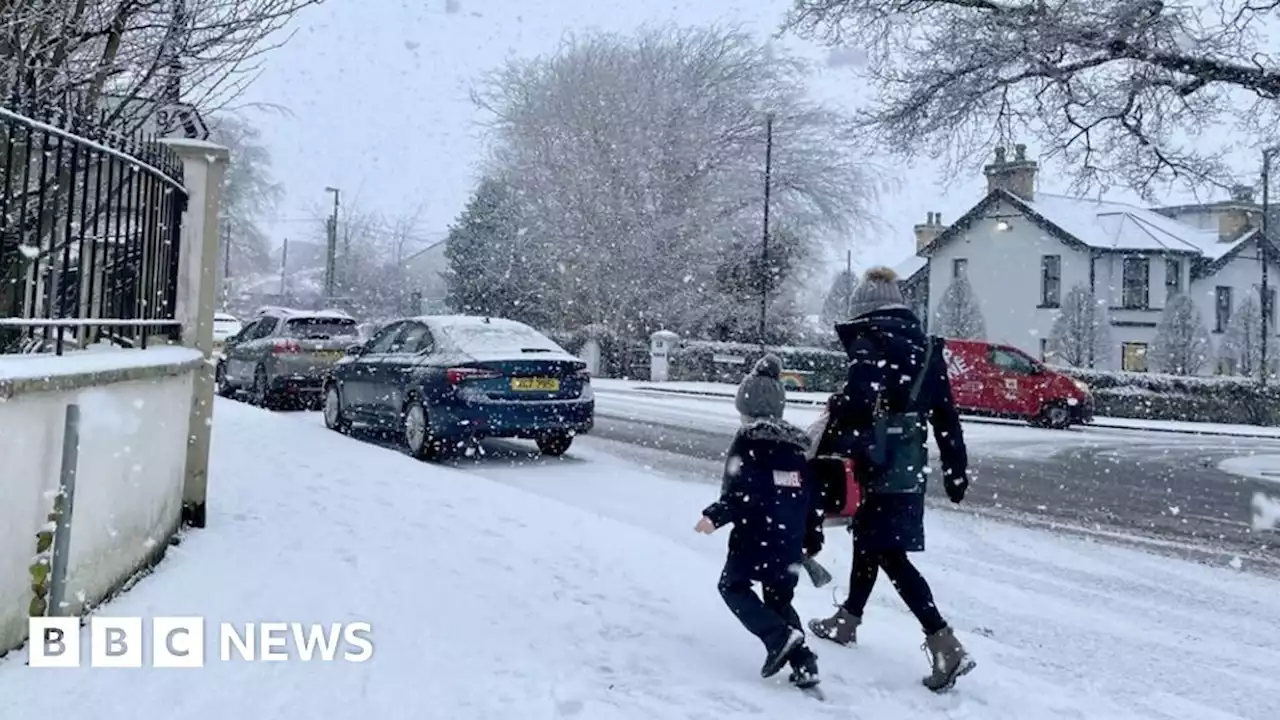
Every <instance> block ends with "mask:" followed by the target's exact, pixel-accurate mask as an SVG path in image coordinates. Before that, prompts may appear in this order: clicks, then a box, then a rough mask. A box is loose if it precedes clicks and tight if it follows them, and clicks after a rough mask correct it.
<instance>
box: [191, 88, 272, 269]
mask: <svg viewBox="0 0 1280 720" xmlns="http://www.w3.org/2000/svg"><path fill="white" fill-rule="evenodd" d="M209 130H210V134H211V136H212V139H213V141H214V142H217V143H219V144H221V145H225V146H226V147H227V148H228V149H230V151H231V157H232V158H234V162H232V163H231V164H230V166H229V167H228V168H227V172H226V174H225V176H224V177H223V182H222V213H221V215H222V221H223V228H222V241H223V243H226V244H225V245H224V246H223V248H222V251H223V253H225V255H224V256H223V257H224V258H226V259H229V260H230V265H231V276H232V277H238V276H243V275H250V274H254V273H261V272H266V271H268V270H271V269H273V268H272V262H271V247H270V241H269V239H268V237H267V233H266V231H265V230H263V229H262V226H261V224H260V223H261V222H262V221H264V220H265V219H266V218H268V217H269V216H270V215H271V214H272V213H274V212H275V210H276V207H277V206H278V205H279V204H280V201H281V199H283V197H284V186H283V185H281V184H280V183H278V182H276V180H275V178H273V177H272V175H271V151H270V150H268V149H267V147H266V146H265V145H263V144H262V135H261V133H260V132H259V131H258V129H257V128H256V127H254V126H253V125H252V124H250V123H249V122H248V121H247V120H246V119H245V118H244V117H242V116H239V115H234V114H229V113H228V114H223V115H219V116H216V117H215V118H213V121H212V122H211V123H210V128H209ZM228 246H229V247H228ZM228 251H229V252H228ZM225 265H226V263H225V262H220V263H219V265H218V273H219V282H221V280H222V277H221V275H222V273H223V271H224V270H225Z"/></svg>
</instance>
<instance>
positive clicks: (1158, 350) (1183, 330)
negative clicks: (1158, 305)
mask: <svg viewBox="0 0 1280 720" xmlns="http://www.w3.org/2000/svg"><path fill="white" fill-rule="evenodd" d="M1212 349H1213V348H1212V347H1211V346H1210V343H1209V328H1208V326H1206V325H1205V323H1204V318H1203V317H1202V316H1201V315H1200V309H1199V308H1197V307H1196V304H1195V301H1194V300H1192V299H1191V297H1190V296H1189V295H1184V294H1178V295H1175V296H1173V297H1171V298H1169V302H1168V303H1166V304H1165V307H1164V315H1163V316H1162V317H1161V318H1160V324H1159V325H1158V326H1156V338H1155V341H1154V342H1152V344H1151V353H1150V359H1151V361H1152V364H1153V365H1154V366H1155V368H1156V370H1157V371H1158V372H1162V373H1169V374H1171V375H1197V374H1199V373H1200V371H1201V370H1203V369H1204V367H1205V365H1207V364H1208V363H1209V358H1210V353H1211V352H1212Z"/></svg>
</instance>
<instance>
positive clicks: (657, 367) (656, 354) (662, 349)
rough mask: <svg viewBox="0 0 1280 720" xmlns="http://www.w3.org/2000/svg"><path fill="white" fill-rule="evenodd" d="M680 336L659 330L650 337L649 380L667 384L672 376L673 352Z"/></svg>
mask: <svg viewBox="0 0 1280 720" xmlns="http://www.w3.org/2000/svg"><path fill="white" fill-rule="evenodd" d="M679 341H680V336H679V335H676V334H675V333H673V332H671V331H670V330H659V331H658V332H656V333H654V334H652V335H650V336H649V379H650V380H652V381H654V382H666V380H667V379H668V378H669V377H670V374H671V365H670V359H671V351H672V350H675V348H676V343H677V342H679Z"/></svg>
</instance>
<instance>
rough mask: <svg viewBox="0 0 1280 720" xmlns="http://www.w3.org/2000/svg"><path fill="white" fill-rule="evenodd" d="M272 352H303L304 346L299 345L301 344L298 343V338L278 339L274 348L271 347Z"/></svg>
mask: <svg viewBox="0 0 1280 720" xmlns="http://www.w3.org/2000/svg"><path fill="white" fill-rule="evenodd" d="M271 352H273V353H276V354H280V353H289V354H292V353H300V352H302V346H301V345H299V344H298V342H297V341H296V340H277V341H276V343H275V345H274V346H272V348H271Z"/></svg>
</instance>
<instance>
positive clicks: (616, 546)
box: [0, 400, 1280, 720]
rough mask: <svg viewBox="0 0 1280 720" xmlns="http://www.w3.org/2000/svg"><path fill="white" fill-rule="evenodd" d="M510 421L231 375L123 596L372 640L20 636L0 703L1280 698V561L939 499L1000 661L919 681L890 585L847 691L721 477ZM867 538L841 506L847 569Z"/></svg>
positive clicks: (683, 713)
mask: <svg viewBox="0 0 1280 720" xmlns="http://www.w3.org/2000/svg"><path fill="white" fill-rule="evenodd" d="M495 447H496V448H497V451H496V452H492V453H490V454H489V455H486V456H484V457H480V458H473V459H467V460H462V461H459V462H457V463H455V465H454V467H441V466H435V465H429V464H422V463H418V462H415V461H413V460H411V459H409V458H408V457H406V456H404V455H403V454H400V453H397V452H395V451H392V450H389V449H387V448H384V447H381V446H378V445H376V444H373V443H369V442H363V441H361V440H359V439H354V438H344V437H341V436H338V435H336V434H334V433H331V432H328V431H326V430H325V429H324V428H323V427H319V426H318V425H317V424H316V423H315V420H314V416H308V415H302V414H270V413H266V412H263V411H260V410H257V409H254V408H251V407H247V406H245V405H242V404H238V403H233V402H228V401H223V400H219V401H218V403H217V406H216V408H215V423H214V457H213V467H212V469H211V480H210V492H211V501H210V519H209V527H208V528H207V529H205V530H202V531H196V532H193V533H192V534H190V535H189V536H188V537H187V539H186V541H185V542H184V543H183V544H182V545H181V546H180V547H177V548H174V549H173V550H172V551H171V556H170V557H169V558H168V559H166V560H165V562H164V563H163V564H162V565H161V566H160V568H159V570H158V572H157V573H155V574H154V575H153V576H151V577H149V578H146V579H144V580H143V581H142V582H140V583H139V584H138V585H137V586H136V587H135V588H134V589H133V590H132V591H131V592H129V593H128V594H126V595H124V596H122V597H121V598H119V599H118V600H116V601H114V602H113V603H111V605H110V606H109V607H108V608H106V609H105V610H104V612H105V613H107V614H110V615H130V614H141V615H144V616H174V615H188V614H201V615H205V616H206V617H208V618H209V619H210V620H212V621H217V620H232V621H240V622H245V621H258V622H261V621H264V620H285V621H288V620H302V621H319V622H329V621H350V620H367V621H369V622H371V623H372V625H373V628H374V641H375V645H376V654H375V657H374V659H373V660H372V661H371V662H368V663H364V664H361V665H347V664H331V665H326V664H321V663H310V664H302V663H293V662H289V663H275V664H258V663H255V664H249V663H244V662H233V663H221V662H218V661H216V659H215V660H212V661H211V662H210V663H208V664H207V665H206V667H204V668H203V669H198V670H196V669H192V670H164V669H139V670H104V669H90V668H82V669H78V670H70V669H68V670H60V669H48V670H39V669H32V668H28V667H25V665H24V656H25V653H24V652H16V653H13V654H12V655H11V656H10V657H8V658H6V659H5V660H3V661H0V717H3V718H6V720H7V718H11V717H12V718H15V719H18V720H26V719H27V718H37V717H42V716H44V715H46V714H48V713H49V712H56V713H57V714H58V715H59V716H60V717H69V718H90V717H91V718H94V719H95V720H115V719H117V718H119V719H120V720H124V719H126V718H127V719H128V720H136V719H137V718H159V717H183V718H186V719H187V720H224V719H225V718H228V717H247V718H254V720H276V719H279V720H296V719H297V718H315V717H322V718H329V717H344V716H350V715H358V716H363V717H377V718H383V719H386V720H422V719H424V718H425V719H430V718H441V719H442V720H443V719H446V718H468V719H470V718H493V719H494V720H510V719H511V718H568V717H578V718H584V719H587V718H589V719H590V720H608V719H610V718H635V719H637V720H639V719H641V718H643V719H645V720H654V719H658V720H667V719H674V718H706V719H707V720H725V719H726V718H744V717H757V716H760V717H781V716H787V715H796V714H800V716H803V717H832V718H850V717H859V718H885V719H886V720H889V719H897V718H902V717H913V718H916V717H925V718H927V717H948V718H973V719H975V720H978V719H980V720H999V719H1001V718H1008V719H1010V720H1015V719H1016V720H1040V719H1041V718H1088V719H1089V720H1112V719H1114V720H1122V719H1123V720H1130V719H1136V720H1141V719H1144V718H1151V719H1160V720H1169V719H1173V718H1179V719H1183V718H1185V719H1187V720H1192V719H1194V720H1200V719H1209V720H1218V719H1225V718H1245V719H1248V720H1263V719H1264V718H1265V719H1268V720H1269V719H1271V718H1274V717H1276V716H1277V715H1278V714H1280V676H1277V673H1276V668H1280V604H1277V603H1276V602H1275V598H1276V592H1277V584H1276V583H1275V582H1273V581H1270V580H1266V579H1262V578H1259V577H1256V576H1253V575H1250V574H1247V573H1241V572H1236V571H1233V570H1230V569H1225V568H1221V569H1218V568H1206V567H1202V566H1197V565H1192V564H1188V563H1184V562H1180V561H1176V560H1170V559H1166V558H1162V557H1156V556H1152V555H1147V554H1143V553H1140V552H1136V551H1130V550H1124V549H1117V548H1114V547H1110V546H1105V545H1101V544H1095V543H1090V542H1085V541H1080V540H1073V539H1066V538H1062V537H1058V536H1055V535H1051V534H1046V533H1040V532H1034V531H1028V530H1024V529H1020V528H1016V527H1010V526H1005V525H1001V524H999V523H995V522H991V521H986V520H981V519H977V518H974V517H972V516H967V515H962V514H954V513H937V512H935V513H933V514H932V515H931V516H930V518H929V522H928V534H929V544H930V550H929V552H927V553H925V554H924V555H922V556H921V557H920V561H921V565H922V567H923V568H924V570H925V572H926V573H927V574H928V576H929V577H930V579H931V581H932V582H933V584H934V586H935V588H934V589H935V592H936V595H937V597H938V600H939V602H940V604H941V606H942V607H943V609H944V611H945V612H946V613H947V615H948V616H949V618H950V619H951V620H952V622H953V624H954V625H955V626H956V628H957V629H958V631H959V633H960V634H961V636H962V637H963V638H964V640H965V642H966V643H968V644H969V645H970V646H971V648H972V650H973V651H974V652H975V653H976V655H977V658H978V660H979V663H980V664H979V667H978V669H977V670H976V671H975V672H974V674H972V675H971V676H969V677H967V678H966V679H965V681H964V682H963V683H962V684H961V685H960V687H959V688H958V689H957V690H956V691H955V692H954V693H953V694H950V695H946V696H934V695H932V694H930V693H928V692H927V691H925V690H924V689H923V688H921V687H920V686H919V683H918V678H919V676H920V675H921V674H923V671H924V669H925V668H924V660H923V655H922V653H920V651H919V649H918V646H919V644H920V642H921V637H920V634H919V630H918V628H916V627H915V626H914V622H913V620H912V619H911V618H910V616H909V615H908V614H907V613H906V611H905V610H904V609H903V608H902V607H901V606H900V605H899V604H898V602H897V601H896V599H895V598H894V597H893V596H892V592H891V590H889V589H888V588H887V586H885V587H880V588H879V589H878V591H877V594H876V596H875V597H874V598H873V600H872V606H871V608H870V609H869V612H868V617H867V625H866V631H865V634H864V635H863V644H862V645H861V646H860V647H858V648H856V649H839V648H834V647H830V646H818V647H817V650H818V651H819V653H820V655H821V662H822V668H823V671H824V675H825V677H826V681H825V685H826V690H827V693H828V695H829V698H830V702H829V703H828V704H826V705H821V704H818V703H814V702H812V701H811V700H808V699H806V698H804V697H803V696H800V695H799V694H797V693H795V692H794V691H793V690H790V689H788V688H786V687H785V686H780V685H779V684H778V683H775V682H769V681H761V680H760V679H759V677H758V676H757V675H756V671H757V668H758V666H759V662H760V657H759V655H760V652H761V651H760V648H759V647H758V644H757V643H756V642H755V640H754V639H753V638H751V637H750V636H748V635H747V634H746V633H745V632H744V631H743V630H742V629H741V628H740V627H739V626H738V625H737V624H736V621H735V620H734V619H733V617H732V615H731V614H730V613H729V612H728V611H727V610H726V609H725V608H724V607H723V606H722V604H721V601H720V599H719V597H718V596H717V594H716V590H715V583H716V578H717V576H718V573H719V564H720V562H721V560H722V553H723V548H724V541H725V537H724V536H723V535H719V536H714V537H712V538H705V537H702V536H697V535H695V534H694V533H693V532H692V529H691V528H692V524H693V522H694V520H696V519H697V514H698V512H699V511H700V509H701V508H702V507H703V505H704V504H705V503H706V502H707V501H708V500H710V499H711V496H712V494H713V493H714V492H715V486H714V482H713V481H712V482H708V483H705V484H704V483H689V482H682V481H679V480H676V479H672V478H669V477H666V476H665V475H664V470H663V469H664V468H665V467H666V466H667V460H666V459H664V455H665V454H663V453H658V452H655V451H648V450H644V449H643V448H636V447H634V446H630V445H617V444H614V443H610V442H609V441H604V440H597V439H588V440H587V442H583V443H582V444H581V445H580V446H576V447H575V448H574V450H572V451H571V452H570V455H569V456H568V457H566V458H564V459H560V460H548V459H543V458H539V457H533V456H531V455H529V454H527V453H526V452H524V451H523V449H522V447H521V446H519V445H516V444H504V443H499V444H496V445H495ZM504 448H509V449H508V450H504ZM848 554H849V546H848V544H847V542H846V541H845V539H844V538H843V537H842V536H841V535H840V534H839V533H838V532H833V533H832V535H831V537H830V539H829V543H828V550H827V551H826V552H825V553H824V556H823V559H824V561H825V562H827V563H828V564H829V565H830V566H831V568H832V570H833V572H835V573H836V575H837V577H841V576H843V574H844V572H845V569H846V567H847V560H848ZM839 584H840V585H843V583H839ZM830 601H831V597H830V593H829V592H827V591H826V590H822V591H819V590H815V589H813V588H810V587H804V588H803V589H802V590H801V592H800V595H799V600H798V603H799V606H800V609H801V611H802V614H803V615H805V616H814V615H817V614H821V613H825V612H827V611H828V609H829V607H830ZM86 636H87V631H86Z"/></svg>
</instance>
